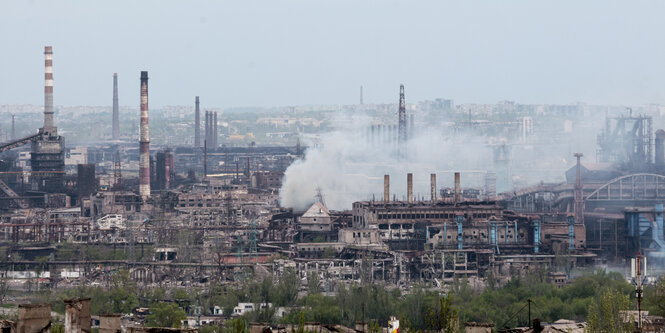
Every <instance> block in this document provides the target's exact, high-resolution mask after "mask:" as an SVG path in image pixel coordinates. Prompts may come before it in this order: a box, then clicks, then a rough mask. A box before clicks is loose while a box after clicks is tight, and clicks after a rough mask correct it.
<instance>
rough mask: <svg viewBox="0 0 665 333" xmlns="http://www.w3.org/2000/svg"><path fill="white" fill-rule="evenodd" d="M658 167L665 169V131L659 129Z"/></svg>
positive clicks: (656, 158) (656, 159)
mask: <svg viewBox="0 0 665 333" xmlns="http://www.w3.org/2000/svg"><path fill="white" fill-rule="evenodd" d="M655 162H656V168H657V169H658V170H663V169H665V131H664V130H662V129H659V130H657V131H656V156H655Z"/></svg>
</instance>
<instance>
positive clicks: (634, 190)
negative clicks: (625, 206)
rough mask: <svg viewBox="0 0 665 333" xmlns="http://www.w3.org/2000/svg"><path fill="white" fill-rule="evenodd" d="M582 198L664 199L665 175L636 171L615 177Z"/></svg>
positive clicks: (597, 199) (604, 199) (599, 199)
mask: <svg viewBox="0 0 665 333" xmlns="http://www.w3.org/2000/svg"><path fill="white" fill-rule="evenodd" d="M584 200H585V201H612V200H632V201H640V200H645V201H647V200H665V176H661V175H657V174H653V173H636V174H632V175H625V176H621V177H617V178H615V179H612V180H611V181H609V182H608V183H607V184H605V185H603V186H601V187H599V188H598V189H596V190H595V191H593V192H591V194H589V195H587V196H586V198H585V199H584Z"/></svg>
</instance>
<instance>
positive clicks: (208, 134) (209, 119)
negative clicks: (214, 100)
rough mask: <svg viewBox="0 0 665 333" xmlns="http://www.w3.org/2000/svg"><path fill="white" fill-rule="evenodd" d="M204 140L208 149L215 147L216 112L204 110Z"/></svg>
mask: <svg viewBox="0 0 665 333" xmlns="http://www.w3.org/2000/svg"><path fill="white" fill-rule="evenodd" d="M205 140H206V142H207V143H208V149H213V150H215V149H217V112H213V111H206V119H205Z"/></svg>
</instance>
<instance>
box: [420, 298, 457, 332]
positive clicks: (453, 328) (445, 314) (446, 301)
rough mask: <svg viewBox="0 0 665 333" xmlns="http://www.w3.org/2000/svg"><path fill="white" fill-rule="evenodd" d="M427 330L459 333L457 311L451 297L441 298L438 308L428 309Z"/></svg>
mask: <svg viewBox="0 0 665 333" xmlns="http://www.w3.org/2000/svg"><path fill="white" fill-rule="evenodd" d="M426 318H427V319H426V320H427V328H429V329H430V330H434V331H438V332H442V333H453V332H457V331H458V327H457V326H458V322H459V319H458V316H457V310H455V309H453V307H452V301H451V300H450V297H448V296H446V297H441V298H440V299H439V302H438V304H437V306H435V307H434V308H430V309H427V315H426Z"/></svg>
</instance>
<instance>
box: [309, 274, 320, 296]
mask: <svg viewBox="0 0 665 333" xmlns="http://www.w3.org/2000/svg"><path fill="white" fill-rule="evenodd" d="M320 283H321V281H319V275H318V274H316V272H311V273H310V274H309V276H308V277H307V292H309V293H310V294H318V293H319V291H320V289H319V288H320Z"/></svg>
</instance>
